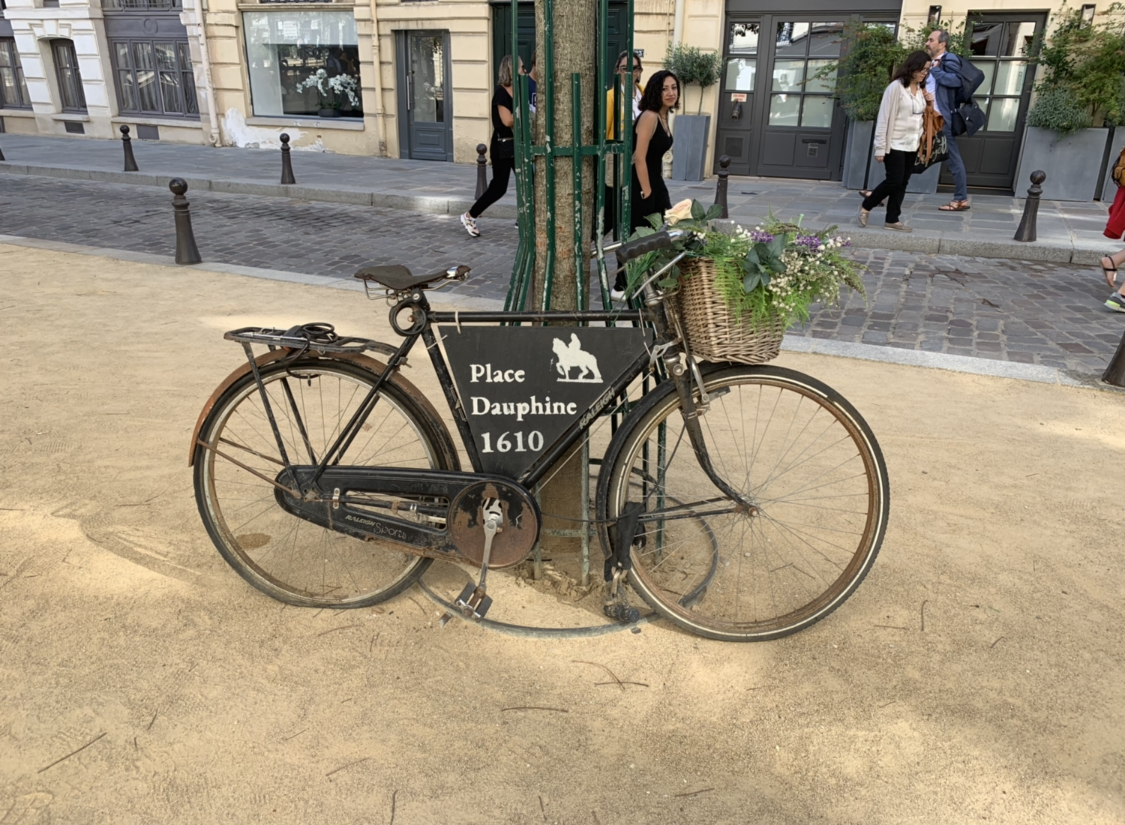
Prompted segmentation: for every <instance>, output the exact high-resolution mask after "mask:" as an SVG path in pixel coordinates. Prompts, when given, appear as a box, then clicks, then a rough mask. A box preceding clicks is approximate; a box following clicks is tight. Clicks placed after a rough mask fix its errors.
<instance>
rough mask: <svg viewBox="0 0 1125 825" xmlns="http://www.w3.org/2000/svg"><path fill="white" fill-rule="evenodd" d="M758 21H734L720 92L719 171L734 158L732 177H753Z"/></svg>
mask: <svg viewBox="0 0 1125 825" xmlns="http://www.w3.org/2000/svg"><path fill="white" fill-rule="evenodd" d="M760 34H761V24H760V23H759V22H758V21H756V20H745V21H733V22H731V23H730V24H729V25H728V27H727V52H726V63H725V64H724V67H723V77H722V86H721V87H720V88H719V120H718V123H717V124H716V128H715V148H716V150H717V151H716V152H715V171H716V172H717V171H718V170H719V158H720V157H722V156H723V155H726V156H727V157H729V158H730V167H729V170H730V173H731V174H732V175H749V174H750V165H751V157H750V146H751V144H752V140H751V135H752V131H753V126H754V123H755V121H756V118H755V117H754V91H755V88H756V86H757V82H758V38H759V35H760Z"/></svg>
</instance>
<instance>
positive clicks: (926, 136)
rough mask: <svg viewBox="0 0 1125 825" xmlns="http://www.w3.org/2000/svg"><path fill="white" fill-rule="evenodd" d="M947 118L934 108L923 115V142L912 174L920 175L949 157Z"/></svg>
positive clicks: (919, 146) (930, 107)
mask: <svg viewBox="0 0 1125 825" xmlns="http://www.w3.org/2000/svg"><path fill="white" fill-rule="evenodd" d="M944 126H945V118H943V117H942V116H941V114H940V113H939V112H938V111H937V110H936V109H934V108H933V107H932V106H928V107H926V111H925V114H923V115H922V140H921V142H920V143H919V144H918V156H917V158H915V161H914V170H913V172H911V174H914V175H920V174H922V173H923V172H925V171H926V170H927V169H929V168H930V167H931V166H933V165H934V164H935V163H941V162H942V161H944V160H945V159H946V158H948V157H949V144H948V143H947V142H946V137H945V133H944V132H942V129H943V128H944Z"/></svg>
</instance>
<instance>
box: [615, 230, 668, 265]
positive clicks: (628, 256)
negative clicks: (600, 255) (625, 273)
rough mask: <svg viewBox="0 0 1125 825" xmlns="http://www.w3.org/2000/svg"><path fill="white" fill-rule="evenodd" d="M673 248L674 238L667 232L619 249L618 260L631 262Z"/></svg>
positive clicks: (649, 236) (629, 243) (638, 240)
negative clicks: (648, 254)
mask: <svg viewBox="0 0 1125 825" xmlns="http://www.w3.org/2000/svg"><path fill="white" fill-rule="evenodd" d="M671 248H672V237H671V236H670V235H669V234H668V233H667V232H657V233H655V234H653V235H646V236H645V237H643V238H637V239H636V240H635V241H629V242H628V243H625V244H622V245H621V246H619V247H618V248H617V260H618V261H620V262H621V263H625V262H626V261H631V260H633V258H638V257H640V256H641V255H645V254H647V253H649V252H656V251H658V250H661V249H671Z"/></svg>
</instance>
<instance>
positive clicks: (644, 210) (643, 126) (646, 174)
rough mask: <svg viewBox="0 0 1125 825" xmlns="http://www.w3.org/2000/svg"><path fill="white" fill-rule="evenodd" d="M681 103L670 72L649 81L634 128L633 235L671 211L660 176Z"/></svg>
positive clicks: (621, 290)
mask: <svg viewBox="0 0 1125 825" xmlns="http://www.w3.org/2000/svg"><path fill="white" fill-rule="evenodd" d="M679 102H680V81H679V79H677V77H676V76H675V75H674V74H672V73H671V72H669V71H659V72H657V73H656V74H654V75H653V76H652V77H651V78H649V81H648V83H646V84H645V91H644V95H643V96H642V97H641V104H640V110H641V116H640V117H638V118H637V120H636V123H635V124H634V125H633V146H634V147H635V148H634V149H633V198H632V201H633V203H632V210H631V212H630V215H631V220H630V226H629V229H630V233H632V231H633V230H635V229H636V228H637V227H639V226H650V224H649V222H648V216H649V215H663V214H664V213H665V212H666V211H668V210H669V209H671V208H672V200H671V198H669V197H668V187H667V186H665V185H664V178H663V177H661V174H662V172H663V167H664V155H665V154H667V153H668V150H669V149H671V148H672V130H671V129H670V128H668V113H669V112H670V111H672V110H673V109H675V108H676V105H677V104H678V103H679ZM610 295H611V297H613V298H614V299H615V300H620V299H621V298H623V297H625V273H624V271H623V270H622V271H620V272H618V275H617V283H616V284H615V285H614V289H613V292H611V293H610Z"/></svg>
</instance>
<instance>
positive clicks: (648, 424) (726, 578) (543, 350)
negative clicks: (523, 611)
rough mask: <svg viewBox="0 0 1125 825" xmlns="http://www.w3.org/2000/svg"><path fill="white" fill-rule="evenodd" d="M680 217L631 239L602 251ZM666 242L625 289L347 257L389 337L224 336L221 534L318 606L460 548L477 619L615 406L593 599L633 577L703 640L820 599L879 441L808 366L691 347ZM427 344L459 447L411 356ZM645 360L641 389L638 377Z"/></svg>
mask: <svg viewBox="0 0 1125 825" xmlns="http://www.w3.org/2000/svg"><path fill="white" fill-rule="evenodd" d="M677 236H678V233H676V232H675V231H664V232H659V233H657V234H655V235H651V236H648V237H645V238H641V239H639V240H636V241H632V242H630V243H627V244H624V245H622V246H620V248H619V249H618V250H617V255H618V258H619V260H621V261H627V260H629V259H632V258H635V257H637V256H639V255H642V254H644V253H646V252H650V251H654V250H657V249H663V248H669V247H670V246H671V245H672V242H673V240H675V239H677ZM682 257H683V256H682V255H680V256H678V257H677V258H675V259H674V260H673V261H672V262H671V263H669V264H668V265H667V266H665V267H663V268H662V269H661V270H660V271H658V272H653V273H646V275H645V279H644V281H643V283H642V284H640V285H639V287H638V289H637V290H636V294H637V295H638V296H639V297H640V299H641V300H640V303H641V304H642V306H641V308H640V309H629V310H621V311H582V312H444V311H435V310H433V309H431V307H430V304H429V301H428V299H427V292H428V291H430V290H433V289H437V288H441V287H442V286H445V285H448V284H452V283H457V282H460V281H463V280H464V279H465V278H466V277H467V274H468V269H467V268H466V267H460V268H458V269H455V270H449V271H447V272H439V273H436V274H433V275H427V276H422V277H416V276H413V275H412V274H411V273H410V272H409V270H408V269H406V268H405V267H396V266H392V267H369V268H367V269H363V270H360V272H359V273H357V274H356V277H357V278H360V279H361V280H363V281H364V282H365V287H366V288H367V289H368V293H369V296H370V294H371V293H372V291H382V294H383V295H385V296H386V297H387V298H388V301H389V302H390V304H391V306H392V308H391V313H390V317H391V324H392V326H393V327H394V329H395V331H396V332H397V333H398V334H399V335H400V336H402V342H401V343H400V344H399V345H398V346H392V345H388V344H385V343H380V342H377V341H371V340H367V339H362V338H346V337H340V336H337V335H336V334H335V332H334V331H333V330H332V329H331V328H330V327H328V326H327V325H317V324H311V325H305V326H303V327H297V328H293V329H289V330H271V329H259V328H249V329H240V330H235V331H233V332H229V333H227V335H226V338H227V339H229V340H232V341H236V342H239V343H241V344H242V346H243V348H244V351H245V353H246V355H247V362H246V363H245V364H244V365H243V366H242V367H241V368H240V369H237V370H235V372H234V373H232V374H231V375H230V376H229V377H228V378H227V379H226V380H225V381H224V382H223V383H222V384H221V385H220V386H219V387H218V389H216V390H215V392H214V394H213V395H212V397H211V399H210V400H209V401H208V403H207V405H206V406H205V407H204V409H203V411H202V413H201V414H200V417H199V421H198V423H197V425H196V430H195V433H194V435H193V437H192V448H191V461H192V464H193V465H194V481H195V493H196V499H197V502H198V506H199V513H200V515H201V517H202V519H203V522H204V524H205V526H206V528H207V531H208V533H209V534H210V536H211V538H212V540H213V541H214V543H215V545H216V546H217V547H218V549H219V552H220V553H221V554H222V555H223V558H225V559H226V561H227V562H229V563H230V565H231V566H232V567H234V569H235V570H237V571H238V573H239V574H241V575H242V576H243V578H245V579H246V580H247V581H248V582H249V583H250V584H252V585H253V586H254V587H256V588H258V589H259V590H262V591H263V592H265V593H267V594H269V595H270V596H273V597H274V598H276V599H279V600H281V601H283V602H287V603H289V604H294V605H304V606H311V607H333V608H347V607H364V606H367V605H372V604H376V603H378V602H381V601H384V600H386V599H389V598H391V597H393V596H395V595H396V594H398V593H401V592H402V591H403V590H405V589H406V588H408V587H410V586H411V585H412V584H414V583H415V582H416V581H417V580H418V579H419V577H420V576H421V575H422V574H423V573H424V572H425V570H426V569H427V567H429V565H430V564H431V563H432V561H433V560H434V559H451V560H455V561H462V562H464V561H467V562H470V563H471V564H473V565H474V566H478V567H479V568H480V575H479V581H477V582H475V583H474V582H470V584H469V585H468V586H467V587H466V588H465V591H464V592H462V593H461V595H460V597H459V598H458V599H457V600H456V605H457V609H459V610H460V611H461V612H462V613H464V614H465V615H466V616H468V617H470V618H478V619H479V618H480V617H482V616H483V615H484V614H485V613H486V612H487V610H488V608H489V606H490V604H491V599H490V597H489V596H488V594H487V575H488V571H489V570H490V569H497V568H504V567H509V566H512V565H515V564H517V563H519V562H521V561H523V560H524V559H525V558H527V557H528V555H529V554H530V553H531V551H532V549H533V547H534V546H535V543H536V541H537V538H538V536H539V533H540V525H541V521H542V518H543V514H542V513H541V512H540V508H539V505H538V503H537V501H536V496H535V491H536V488H537V485H539V484H541V483H542V482H543V481H544V479H545V478H546V477H547V476H548V474H549V473H550V472H551V469H552V467H553V466H555V465H556V463H557V462H558V461H559V460H560V458H561V457H562V456H564V455H565V454H566V453H567V452H568V450H570V449H571V448H572V447H573V446H574V445H575V444H576V443H578V442H579V441H580V440H581V439H583V438H584V437H585V436H587V433H588V431H589V430H590V428H591V426H592V425H593V424H594V423H595V421H597V420H598V419H599V418H601V417H603V416H609V415H611V414H613V415H616V416H617V418H616V419H615V421H617V422H619V423H618V424H617V426H616V429H615V431H614V433H613V435H612V438H611V440H610V441H609V446H608V448H607V449H606V450H605V454H604V456H602V458H601V460H600V463H599V462H596V459H595V460H594V461H592V462H591V463H594V464H595V465H596V467H597V487H596V495H595V497H594V499H595V500H594V502H593V505H592V510H593V513H592V517H591V518H590V520H589V521H590V528H591V529H592V530H595V531H596V533H597V535H598V537H599V539H600V542H601V545H602V547H603V549H604V551H605V554H606V558H607V564H606V575H607V592H608V593H609V594H610V595H609V597H608V598H607V613H609V614H610V615H611V616H614V617H616V618H618V619H621V620H626V621H627V620H629V619H633V618H635V615H636V612H635V610H633V609H632V608H629V607H628V603H627V601H626V599H625V595H624V593H625V587H624V582H625V580H626V578H627V579H628V581H629V583H631V585H632V587H633V588H634V589H635V591H636V592H637V593H638V594H639V595H640V596H641V597H642V598H643V599H644V601H645V602H647V603H648V604H649V605H650V606H651V607H652V608H653V609H654V610H655V611H657V612H658V613H659V614H660V615H661V616H664V617H666V618H668V619H670V620H671V621H673V622H674V623H676V624H677V625H680V626H681V627H684V628H686V629H687V630H690V631H691V632H693V633H698V634H700V635H703V636H707V637H711V638H715V639H725V640H736V641H746V640H764V639H772V638H777V637H779V636H783V635H786V634H789V633H793V632H795V631H797V630H800V629H802V628H805V627H807V626H809V625H811V624H812V623H814V622H816V621H818V620H820V619H822V618H824V617H825V616H827V615H828V614H829V613H831V612H832V611H833V610H835V609H836V608H837V607H839V606H840V604H841V603H843V601H844V600H845V599H847V598H848V596H849V595H851V593H852V592H853V591H854V590H855V589H856V587H857V586H858V585H859V583H860V582H861V581H862V580H863V578H864V576H865V575H866V574H867V572H868V571H869V570H870V569H871V565H872V563H873V562H874V560H875V557H876V554H877V553H878V550H879V547H880V544H881V543H882V540H883V535H884V532H885V530H886V526H887V518H888V513H889V487H888V480H887V469H886V465H885V463H884V461H883V457H882V453H881V451H880V449H879V445H878V444H877V442H876V440H875V436H874V435H873V434H872V432H871V430H870V428H869V427H868V425H867V424H866V423H865V422H864V420H863V418H862V417H861V416H860V415H859V413H858V412H856V410H855V409H854V408H853V407H852V406H851V404H849V403H848V402H847V401H846V400H845V399H844V398H842V397H841V396H840V395H839V394H838V393H837V392H835V391H834V390H832V389H831V388H830V387H828V386H826V385H824V384H823V383H821V382H820V381H817V380H815V379H813V378H810V377H808V376H806V375H802V374H801V373H798V372H795V371H793V370H789V369H783V368H779V367H774V366H765V365H758V366H748V365H737V364H730V363H700V362H698V361H697V360H696V359H695V358H693V357H692V355H691V353H690V351H689V348H688V347H687V345H686V343H685V342H684V340H683V336H682V335H681V334H680V332H679V325H678V321H677V318H676V315H675V313H674V312H673V311H672V310H671V309H670V308H669V307H668V306H667V303H666V299H667V298H668V297H669V294H670V292H671V290H666V289H664V288H662V287H661V286H660V280H661V278H662V277H663V275H664V274H665V273H666V272H667V271H668V269H669V268H670V267H671V266H673V265H674V264H675V263H677V262H678V261H679V260H680V258H682ZM560 322H562V323H565V324H569V326H559V325H558V324H559V323H560ZM550 323H553V324H555V325H553V326H548V325H547V324H550ZM517 324H522V325H517ZM574 324H584V326H574ZM589 324H595V326H589ZM598 324H601V326H598ZM419 341H421V342H422V344H423V345H424V347H425V350H426V352H427V353H428V354H429V358H430V361H431V362H432V364H433V368H434V370H435V371H436V373H437V376H438V379H439V381H440V383H441V386H442V388H443V391H444V395H445V401H446V403H447V404H448V406H449V410H450V412H451V414H452V420H453V422H454V424H455V426H456V429H457V434H458V436H459V437H460V442H461V447H462V449H463V453H464V455H466V456H467V459H468V462H469V464H470V465H471V466H470V467H469V468H464V467H463V466H462V462H461V452H460V451H459V450H458V449H457V446H456V445H455V443H454V440H453V438H452V437H451V435H450V433H449V431H448V429H447V427H446V425H445V423H444V421H443V419H442V416H441V415H440V414H439V412H438V411H437V409H435V408H434V406H433V405H432V404H431V403H430V401H429V399H427V398H426V397H425V395H423V394H422V393H421V392H420V391H419V390H418V389H417V388H416V387H415V386H414V385H413V384H412V383H411V382H410V381H409V379H408V378H407V377H406V375H404V373H403V368H404V367H405V366H406V365H407V357H408V356H409V355H410V353H411V352H412V351H413V349H414V347H415V346H416V345H417V344H418V342H419ZM255 345H264V346H265V347H266V351H264V352H260V353H259V354H255V350H254V346H255ZM376 355H378V356H381V358H382V360H378V359H377V358H376V357H375V356H376ZM640 380H645V381H646V382H647V383H646V386H647V387H648V388H649V389H648V391H647V392H645V393H644V394H643V395H640V396H639V397H637V394H636V391H635V388H636V386H637V382H638V381H640ZM630 386H632V387H634V391H633V393H632V397H630V393H629V388H630Z"/></svg>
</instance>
